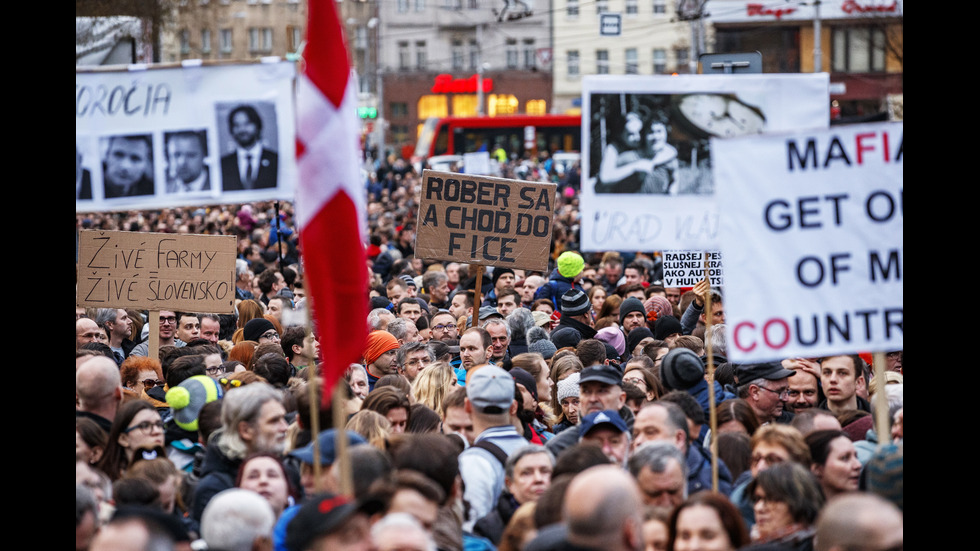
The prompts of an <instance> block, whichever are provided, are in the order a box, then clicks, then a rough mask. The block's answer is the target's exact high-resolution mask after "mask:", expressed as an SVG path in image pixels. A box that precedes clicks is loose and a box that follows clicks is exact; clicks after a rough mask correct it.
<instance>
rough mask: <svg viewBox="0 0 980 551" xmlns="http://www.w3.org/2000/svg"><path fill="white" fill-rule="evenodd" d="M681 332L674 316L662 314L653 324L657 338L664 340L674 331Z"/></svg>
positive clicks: (679, 323)
mask: <svg viewBox="0 0 980 551" xmlns="http://www.w3.org/2000/svg"><path fill="white" fill-rule="evenodd" d="M620 314H622V307H620ZM680 332H681V322H680V321H678V319H677V318H675V317H674V316H664V317H662V318H659V319H657V323H656V325H654V326H653V336H654V338H656V339H657V340H661V341H662V340H664V339H665V338H667V337H669V336H671V335H673V334H674V333H680Z"/></svg>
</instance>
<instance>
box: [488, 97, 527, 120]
mask: <svg viewBox="0 0 980 551" xmlns="http://www.w3.org/2000/svg"><path fill="white" fill-rule="evenodd" d="M518 107H520V102H519V101H517V97H515V96H512V95H510V94H490V95H489V96H488V97H487V115H489V116H491V117H495V116H497V115H513V114H514V113H517V111H518V109H517V108H518Z"/></svg>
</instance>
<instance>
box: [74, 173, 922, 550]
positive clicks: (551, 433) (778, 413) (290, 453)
mask: <svg viewBox="0 0 980 551" xmlns="http://www.w3.org/2000/svg"><path fill="white" fill-rule="evenodd" d="M371 174H372V175H371V176H368V178H367V181H366V182H365V187H366V192H367V193H368V216H369V229H370V244H369V245H368V248H367V251H366V252H367V259H368V264H369V268H370V269H369V273H370V275H371V281H370V282H368V284H367V286H366V289H365V300H366V301H369V303H370V304H369V308H368V315H367V317H366V319H353V318H352V319H351V320H350V324H351V325H350V326H351V327H354V324H357V323H360V324H366V326H367V331H368V333H367V335H368V336H367V339H366V341H365V342H364V346H363V357H362V358H361V361H360V362H357V363H353V364H351V365H350V366H349V368H348V369H347V370H346V372H345V373H344V376H343V378H342V379H341V380H339V381H338V382H337V386H338V388H339V391H337V392H334V393H332V394H330V395H332V396H333V397H334V398H333V399H332V400H331V403H321V402H322V400H321V397H322V395H323V394H322V392H321V390H320V389H319V386H320V385H311V384H310V382H311V381H310V377H311V373H316V370H315V367H316V364H317V362H318V361H319V356H320V355H319V346H320V342H319V341H320V338H321V337H322V336H321V335H318V334H317V331H316V328H315V327H313V328H311V327H310V322H309V318H310V316H309V308H308V304H307V298H306V295H305V292H304V286H303V268H302V255H301V246H300V243H299V241H298V234H297V231H296V227H295V224H294V220H293V211H292V206H291V205H290V204H288V203H271V202H270V203H255V204H250V205H220V206H211V207H191V208H186V209H168V210H161V211H152V212H151V211H146V212H128V213H86V214H82V213H79V214H77V216H76V227H77V228H92V229H110V230H126V231H156V232H174V233H200V234H212V235H235V236H237V237H238V243H239V247H238V259H237V260H236V281H235V284H236V297H237V298H236V308H235V313H234V314H223V313H208V312H178V311H166V310H164V311H160V312H159V324H158V326H156V327H152V328H151V324H150V323H149V321H150V316H149V315H148V312H146V311H140V310H136V309H127V308H78V307H76V432H75V434H76V440H75V442H76V445H75V450H76V454H75V455H76V549H79V550H92V551H97V550H100V549H210V550H222V551H238V550H243V551H244V550H272V549H275V550H289V551H307V550H318V551H319V550H335V549H338V550H339V549H363V550H367V549H375V550H379V551H394V550H418V551H434V550H440V551H463V550H495V549H496V550H501V551H511V550H514V551H516V550H528V551H535V550H551V549H555V550H558V549H571V550H588V549H593V550H618V549H623V550H634V551H637V550H640V549H645V550H651V551H653V550H656V551H663V550H671V551H694V550H709V549H710V550H737V549H751V550H756V551H758V550H781V549H788V550H808V549H817V550H820V551H824V550H828V551H829V550H832V549H839V550H847V549H893V548H895V549H900V548H901V545H902V542H903V524H904V522H903V517H902V510H903V471H902V469H903V450H904V444H903V439H904V428H903V420H904V410H903V404H902V400H903V393H902V392H903V391H902V389H903V377H904V372H903V365H902V362H903V354H902V351H901V350H895V351H888V353H887V354H886V355H885V356H884V361H885V363H886V365H884V366H875V367H878V368H879V369H878V370H875V369H872V362H873V358H872V357H871V356H870V355H867V354H851V355H837V356H831V357H826V358H786V359H783V360H782V361H776V362H767V363H757V364H736V363H733V362H730V361H728V358H727V357H726V340H725V326H724V322H725V314H724V296H723V294H722V292H721V291H720V290H718V289H712V288H710V287H709V285H708V284H707V282H705V281H702V282H700V283H698V284H697V285H696V286H694V287H693V288H690V289H687V288H665V287H664V286H663V285H661V284H660V283H661V282H660V279H659V277H660V276H659V259H658V254H657V253H656V252H630V253H622V252H614V251H610V252H606V253H583V252H580V251H579V250H578V249H579V247H578V242H577V230H578V198H577V193H576V192H577V188H576V187H575V184H574V183H570V181H569V180H568V179H565V178H564V177H563V178H562V179H561V181H559V178H558V175H556V174H554V173H553V172H552V171H551V170H549V167H548V166H547V165H545V164H544V163H523V164H517V163H507V164H505V165H504V167H503V175H504V176H505V177H514V176H516V175H520V176H521V177H522V179H528V180H541V179H552V180H554V181H558V183H559V185H560V187H561V193H559V197H560V201H559V204H558V207H557V209H556V214H555V223H554V233H553V243H552V251H551V255H550V259H549V270H548V271H544V272H536V271H529V270H520V269H516V268H510V267H502V266H498V267H493V266H480V265H466V264H461V263H457V262H442V261H435V260H432V259H422V258H417V257H416V256H415V254H414V249H413V244H414V231H415V230H414V228H415V222H416V215H417V209H418V197H419V195H418V194H419V189H420V174H418V173H417V171H416V170H415V169H414V168H413V167H412V165H411V164H409V163H405V162H402V161H394V162H390V163H385V165H384V166H382V167H379V168H378V170H377V171H376V172H372V173H371ZM374 174H377V176H374ZM562 176H565V175H562ZM337 269H344V267H343V266H337ZM477 281H480V282H481V284H480V286H479V287H478V286H477ZM151 330H155V331H158V342H159V350H158V353H157V354H156V355H155V356H151V351H150V348H149V340H150V339H149V331H151ZM339 337H340V338H342V336H339ZM332 338H338V336H332ZM882 367H883V370H882V369H881V368H882ZM876 372H883V374H884V375H883V376H878V377H876V376H874V374H875V373H876ZM311 386H312V388H313V389H314V390H313V391H312V392H311ZM882 397H883V398H884V401H885V402H887V411H886V410H885V409H884V408H881V407H874V406H873V404H876V403H880V399H881V398H882ZM712 400H713V401H712ZM712 411H714V413H715V423H714V425H713V426H712V424H711V422H710V419H711V413H712ZM881 415H886V416H887V419H884V420H882V419H880V416H881ZM880 421H884V422H883V423H882V422H880ZM880 426H888V427H890V429H889V434H878V429H879V427H880Z"/></svg>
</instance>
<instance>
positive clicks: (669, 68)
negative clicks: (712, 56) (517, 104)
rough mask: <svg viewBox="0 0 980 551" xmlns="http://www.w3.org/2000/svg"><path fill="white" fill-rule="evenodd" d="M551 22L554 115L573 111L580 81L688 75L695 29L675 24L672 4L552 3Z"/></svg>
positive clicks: (631, 0) (629, 0) (651, 0)
mask: <svg viewBox="0 0 980 551" xmlns="http://www.w3.org/2000/svg"><path fill="white" fill-rule="evenodd" d="M610 15H612V16H616V15H618V18H615V17H614V19H613V20H614V21H615V19H618V20H619V22H620V23H619V28H618V34H615V32H616V30H617V29H614V28H610V25H609V23H608V21H609V17H608V16H610ZM552 17H553V19H554V57H555V61H554V66H555V68H554V92H555V98H554V103H555V111H556V112H559V113H575V112H578V111H579V109H580V108H581V98H582V76H583V75H596V74H612V75H663V74H668V75H669V74H672V73H689V72H692V70H691V69H692V67H691V61H692V56H694V55H696V52H697V51H698V49H697V47H696V46H697V43H696V42H695V38H694V37H697V36H698V34H696V33H695V31H696V30H697V29H698V28H697V27H695V26H693V25H692V24H690V23H689V22H686V21H679V20H678V18H677V6H676V1H675V0H554V8H553V16H552ZM603 23H605V25H603ZM692 29H693V30H692ZM692 44H693V47H692ZM695 61H696V58H695Z"/></svg>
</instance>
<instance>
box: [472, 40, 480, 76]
mask: <svg viewBox="0 0 980 551" xmlns="http://www.w3.org/2000/svg"><path fill="white" fill-rule="evenodd" d="M479 63H480V45H479V44H477V43H476V39H475V38H471V39H470V69H471V70H473V71H475V70H476V66H477V64H479Z"/></svg>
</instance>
